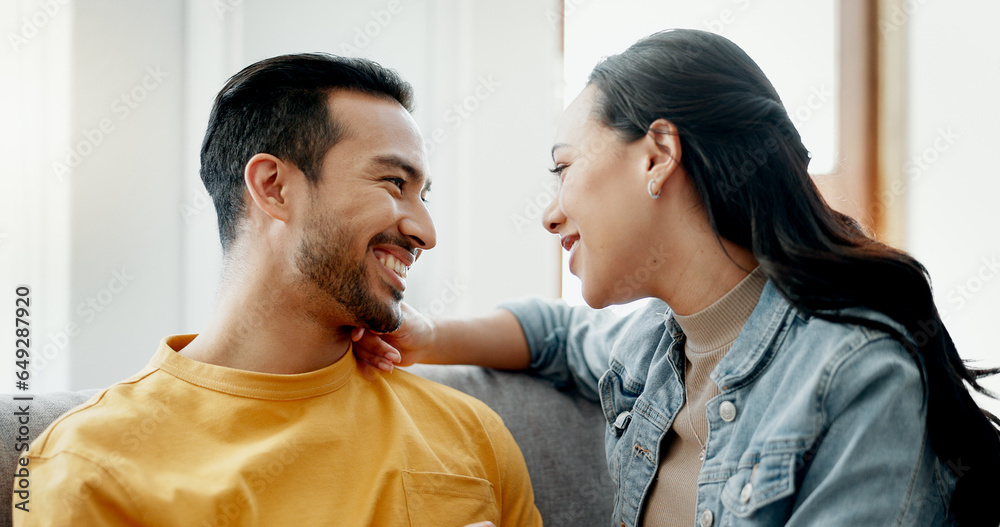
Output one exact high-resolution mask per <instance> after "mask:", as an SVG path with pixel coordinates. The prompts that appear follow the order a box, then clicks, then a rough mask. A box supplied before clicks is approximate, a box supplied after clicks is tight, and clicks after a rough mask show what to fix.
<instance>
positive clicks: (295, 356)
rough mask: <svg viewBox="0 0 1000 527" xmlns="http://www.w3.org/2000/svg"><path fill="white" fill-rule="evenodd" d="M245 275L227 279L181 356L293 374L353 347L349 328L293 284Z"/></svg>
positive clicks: (329, 361)
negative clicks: (321, 310) (205, 320)
mask: <svg viewBox="0 0 1000 527" xmlns="http://www.w3.org/2000/svg"><path fill="white" fill-rule="evenodd" d="M265 275H266V273H265ZM272 276H273V275H272ZM230 278H233V277H230ZM247 278H248V279H241V280H235V279H230V280H228V282H229V284H230V286H229V287H226V286H225V285H224V287H223V288H222V291H221V292H220V294H219V299H218V301H217V304H216V308H215V310H214V312H213V315H212V318H211V320H210V321H209V323H208V325H207V326H206V327H205V328H204V330H203V331H202V332H201V333H200V334H199V335H198V337H196V338H195V339H194V340H193V341H191V343H190V344H188V345H187V346H186V347H184V348H183V349H182V350H180V351H179V353H180V354H181V355H183V356H185V357H187V358H189V359H192V360H196V361H199V362H205V363H209V364H215V365H218V366H226V367H229V368H235V369H240V370H248V371H255V372H260V373H276V374H294V373H306V372H310V371H315V370H318V369H321V368H325V367H326V366H329V365H331V364H333V363H334V362H336V361H337V360H339V359H340V358H342V357H343V356H344V354H345V353H347V351H348V350H349V349H350V343H351V340H350V329H351V328H350V327H349V326H344V325H342V324H338V323H337V321H336V320H333V319H332V318H328V317H325V316H317V314H316V313H314V312H313V310H310V309H309V307H308V306H309V305H310V302H309V299H307V298H303V296H302V294H301V293H300V292H297V291H294V288H293V287H289V286H287V284H286V286H285V287H281V286H280V285H278V284H275V283H273V282H271V281H269V282H265V281H263V280H259V279H252V278H251V277H247Z"/></svg>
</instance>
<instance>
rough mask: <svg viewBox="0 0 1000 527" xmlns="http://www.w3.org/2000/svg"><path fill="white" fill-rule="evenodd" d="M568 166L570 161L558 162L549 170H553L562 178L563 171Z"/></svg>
mask: <svg viewBox="0 0 1000 527" xmlns="http://www.w3.org/2000/svg"><path fill="white" fill-rule="evenodd" d="M567 167H569V164H568V163H558V164H556V166H554V167H552V168H550V169H549V172H552V173H553V174H555V175H556V177H558V178H562V175H563V171H564V170H566V168H567Z"/></svg>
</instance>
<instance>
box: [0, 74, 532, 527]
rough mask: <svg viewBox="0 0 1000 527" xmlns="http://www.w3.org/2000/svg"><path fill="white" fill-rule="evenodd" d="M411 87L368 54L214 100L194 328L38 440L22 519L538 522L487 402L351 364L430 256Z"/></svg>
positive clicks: (247, 81)
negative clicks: (215, 233) (212, 247)
mask: <svg viewBox="0 0 1000 527" xmlns="http://www.w3.org/2000/svg"><path fill="white" fill-rule="evenodd" d="M410 105H411V89H410V86H409V84H407V83H406V82H404V81H402V80H401V79H400V78H399V77H398V76H397V75H396V74H395V72H393V71H391V70H386V69H384V68H382V67H381V66H379V65H378V64H375V63H373V62H370V61H367V60H362V59H347V58H341V57H334V56H329V55H321V54H306V55H290V56H281V57H276V58H272V59H268V60H264V61H261V62H258V63H256V64H254V65H252V66H249V67H247V68H246V69H244V70H243V71H241V72H240V73H238V74H236V75H235V76H234V77H233V78H231V79H230V80H229V82H228V83H227V84H226V85H225V87H224V88H223V89H222V91H221V92H220V93H219V95H218V97H217V98H216V100H215V106H214V107H213V109H212V113H211V116H210V118H209V124H208V131H207V133H206V134H205V140H204V143H203V145H202V151H201V163H202V167H201V176H202V180H203V181H204V183H205V186H206V188H207V189H208V192H209V193H210V194H211V195H212V198H213V200H214V203H215V207H216V211H217V213H218V218H219V234H220V237H221V240H222V247H223V253H224V270H223V275H222V282H221V287H220V291H219V295H218V300H217V305H216V309H215V311H214V313H213V316H212V318H211V320H210V321H209V323H208V325H207V327H206V328H205V329H204V331H203V332H202V333H201V334H199V335H197V336H195V335H179V336H171V337H167V338H165V339H164V340H163V342H162V343H161V344H160V347H159V350H158V351H157V352H156V354H155V355H154V357H153V358H152V360H151V361H150V363H149V365H148V366H147V367H146V368H145V369H144V370H142V371H141V372H139V373H138V374H136V375H135V376H133V377H132V378H130V379H128V380H126V381H123V382H121V383H118V384H116V385H114V386H112V387H110V388H108V389H107V390H105V391H103V392H102V393H100V394H98V395H96V396H95V397H94V398H93V399H91V400H90V401H89V402H87V403H86V404H85V405H83V406H81V407H79V408H77V409H75V410H73V411H71V412H70V413H68V414H67V415H65V416H63V417H61V418H60V419H59V420H57V421H56V422H54V423H53V424H52V426H50V427H49V428H48V429H47V430H46V431H45V432H43V433H42V435H41V436H40V437H39V438H38V439H37V440H36V441H35V443H34V444H33V445H32V446H31V449H30V451H29V452H28V453H27V457H28V458H29V460H30V466H31V467H32V468H31V474H32V480H31V483H32V491H33V494H32V498H33V499H32V507H31V511H30V512H25V511H22V510H19V509H15V515H14V524H15V525H18V526H28V525H73V526H82V525H177V526H184V527H190V526H198V527H201V526H206V527H208V526H221V525H293V526H303V527H304V526H312V525H352V526H353V525H358V526H361V525H384V526H396V525H428V526H429V525H433V526H462V525H466V524H470V523H473V522H487V521H492V522H494V523H495V524H497V525H509V526H515V525H516V526H523V525H539V524H541V520H540V518H539V515H538V511H537V509H535V506H534V499H533V494H532V490H531V484H530V481H529V479H528V474H527V470H526V468H525V466H524V460H523V458H522V457H521V453H520V451H519V450H518V448H517V446H516V444H515V443H514V441H513V439H512V438H511V436H510V434H509V432H508V431H507V430H506V428H505V427H504V426H503V424H502V422H501V421H500V418H499V417H498V416H497V415H496V414H495V413H493V412H492V411H491V410H489V409H488V408H487V407H486V406H485V405H484V404H482V403H481V402H479V401H477V400H475V399H472V398H471V397H468V396H465V395H463V394H460V393H458V392H456V391H454V390H451V389H449V388H446V387H444V386H441V385H438V384H435V383H432V382H430V381H427V380H424V379H421V378H418V377H415V376H413V375H410V374H408V373H406V372H403V371H397V372H393V373H391V374H390V373H388V372H383V371H380V370H377V369H375V368H371V367H366V366H362V365H359V363H357V362H356V359H355V357H354V354H353V353H352V352H351V347H352V346H351V343H352V339H353V340H357V339H358V338H360V337H361V334H362V333H363V332H364V331H365V330H372V331H378V332H386V331H392V330H394V329H395V328H396V327H397V326H398V325H399V324H400V320H401V312H400V300H401V298H402V296H403V291H404V290H405V288H406V280H405V279H406V276H407V271H408V269H409V267H410V265H412V264H413V262H414V260H415V259H416V257H417V254H418V252H419V251H421V250H426V249H430V248H432V247H433V246H434V244H435V232H434V226H433V224H432V222H431V219H430V216H429V215H428V212H427V209H426V207H425V204H424V198H425V195H426V193H427V190H428V187H429V183H430V182H429V181H428V180H427V176H426V172H427V169H426V166H427V162H426V155H425V152H424V149H423V142H422V139H421V135H420V133H419V131H418V130H417V126H416V124H415V122H414V121H413V119H412V118H411V117H410V114H409V110H410Z"/></svg>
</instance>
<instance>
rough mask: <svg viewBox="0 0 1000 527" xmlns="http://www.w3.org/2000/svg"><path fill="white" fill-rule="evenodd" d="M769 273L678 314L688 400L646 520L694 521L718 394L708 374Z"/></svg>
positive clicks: (666, 443)
mask: <svg viewBox="0 0 1000 527" xmlns="http://www.w3.org/2000/svg"><path fill="white" fill-rule="evenodd" d="M766 282H767V277H766V276H764V273H763V271H761V269H760V267H759V266H758V267H757V268H756V269H754V270H753V271H752V272H751V273H750V274H749V275H747V276H746V278H744V279H743V280H742V281H740V283H739V284H736V287H734V288H732V289H731V290H730V291H729V292H728V293H726V294H725V295H723V296H722V298H720V299H718V300H716V301H715V303H713V304H712V305H710V306H708V307H707V308H705V309H703V310H701V311H699V312H697V313H695V314H693V315H685V316H682V315H674V320H676V321H677V324H678V325H679V326H680V327H681V330H682V331H683V332H684V337H685V344H684V356H685V359H686V360H685V368H684V370H685V373H684V378H683V379H682V382H683V383H684V385H685V390H686V394H687V400H686V402H685V404H684V406H683V407H681V409H680V411H679V412H677V417H675V418H674V422H673V426H672V427H671V429H670V430H668V431H667V435H666V437H665V438H664V440H663V444H662V448H661V449H660V455H661V457H660V466H659V469H658V472H657V474H656V481H655V482H653V488H652V491H651V492H650V494H649V499H648V500H647V502H646V508H645V510H644V512H643V514H642V516H643V521H642V524H643V525H644V526H645V527H651V526H657V527H661V526H667V527H673V526H684V527H687V526H690V525H694V523H695V512H696V511H695V505H696V501H697V495H698V473H699V472H700V471H701V462H702V458H701V456H702V449H703V448H704V445H705V443H706V441H707V440H708V419H707V417H706V416H705V405H706V404H707V403H708V401H709V400H710V399H712V398H713V397H715V396H717V395H719V387H718V385H716V384H715V382H713V381H712V379H711V378H710V377H709V374H710V373H712V370H713V369H715V366H716V364H718V363H719V360H721V359H722V357H723V356H724V355H725V354H726V352H728V351H729V348H731V347H732V345H733V341H735V340H736V337H737V336H739V334H740V331H741V330H742V329H743V326H744V325H745V324H746V322H747V319H749V318H750V313H752V312H753V310H754V308H755V307H757V302H758V301H759V300H760V293H761V291H762V290H763V289H764V284H765V283H766Z"/></svg>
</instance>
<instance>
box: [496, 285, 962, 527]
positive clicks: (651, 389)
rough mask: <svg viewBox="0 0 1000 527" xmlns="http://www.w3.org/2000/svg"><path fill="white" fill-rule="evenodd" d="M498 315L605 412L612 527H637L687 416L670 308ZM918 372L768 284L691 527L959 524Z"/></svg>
mask: <svg viewBox="0 0 1000 527" xmlns="http://www.w3.org/2000/svg"><path fill="white" fill-rule="evenodd" d="M500 307H502V308H504V309H507V310H509V311H511V312H512V313H513V314H514V315H515V316H516V317H517V319H518V320H519V321H520V323H521V327H522V328H523V330H524V334H525V336H526V337H527V340H528V343H529V346H530V348H531V356H532V363H531V369H532V371H533V372H534V373H535V374H537V375H539V376H541V377H543V378H546V379H548V380H550V381H552V382H554V383H555V384H556V386H557V387H559V388H563V389H570V388H572V389H575V390H577V391H578V392H579V393H580V394H582V395H583V396H585V397H588V398H590V399H593V400H597V399H599V400H600V402H601V405H602V407H603V409H604V416H605V418H606V420H607V428H606V433H605V446H606V450H607V459H608V470H609V471H610V473H611V479H612V481H613V483H614V486H615V487H616V492H615V497H614V503H615V506H614V517H613V518H612V519H611V525H614V526H623V527H624V526H627V527H633V526H637V525H641V515H642V511H643V508H644V506H645V501H646V498H647V496H648V494H649V492H650V489H651V488H652V486H653V482H654V480H655V477H656V474H657V465H658V463H659V460H660V457H661V456H660V454H661V449H663V448H665V447H666V446H667V445H666V444H664V443H663V441H662V440H663V438H664V437H665V435H666V432H667V431H668V430H669V429H670V426H671V424H672V423H673V420H674V417H675V416H676V415H677V412H678V410H680V408H681V406H682V405H683V404H684V386H683V380H682V375H681V373H680V372H681V371H683V369H682V368H683V361H684V354H683V351H682V347H681V346H680V344H681V343H682V342H683V339H684V334H683V332H682V331H681V330H680V327H679V326H678V325H677V323H676V322H675V321H674V318H673V315H672V313H671V311H670V309H669V307H667V305H666V304H665V303H664V302H662V301H660V300H655V299H654V300H651V301H650V302H649V304H648V305H647V306H646V307H644V308H643V309H641V310H639V311H637V312H634V313H632V314H630V315H629V316H626V317H622V318H618V317H616V316H615V315H613V314H612V313H610V312H608V311H606V310H601V311H598V310H594V309H591V308H588V307H586V306H580V307H572V308H571V307H569V306H567V305H566V304H565V303H562V302H556V301H546V300H541V299H525V300H519V301H514V302H508V303H505V304H502V305H501V306H500ZM850 314H852V315H860V316H864V317H866V318H869V319H874V320H878V321H881V322H883V323H886V324H889V325H891V327H893V328H894V329H897V330H901V329H902V328H901V326H899V325H898V324H895V323H894V322H893V321H891V320H890V319H888V318H887V317H885V316H883V315H880V314H878V313H875V312H872V311H866V310H860V309H853V310H851V311H850ZM901 333H902V334H903V335H908V333H906V332H905V331H901ZM921 368H922V366H921V365H919V364H918V363H917V362H916V361H914V359H913V358H911V357H910V355H909V354H908V353H907V351H906V349H905V348H904V347H903V346H902V344H900V343H899V342H898V341H897V340H894V339H893V338H892V337H890V336H889V334H888V333H885V332H882V331H876V330H872V329H869V328H866V327H863V326H858V325H851V324H843V323H834V322H830V321H827V320H824V319H821V318H816V317H810V316H807V315H805V314H804V313H802V312H800V311H799V310H797V309H795V308H794V307H793V306H792V305H791V304H789V303H788V301H786V300H785V299H784V298H783V297H782V296H781V295H780V294H779V293H778V291H777V289H775V287H774V285H773V283H771V282H770V281H769V282H768V283H767V284H766V285H765V287H764V290H763V292H762V294H761V298H760V301H759V302H758V304H757V307H756V308H755V309H754V311H753V313H752V314H751V315H750V318H749V320H748V321H747V323H746V325H745V326H744V327H743V330H742V331H741V333H740V335H739V337H737V339H736V341H735V342H734V343H733V346H732V348H731V349H730V351H729V352H728V353H727V354H726V355H725V356H724V357H723V358H722V360H720V361H719V364H718V365H717V366H716V368H715V369H714V370H713V371H712V373H711V379H712V380H713V381H714V382H715V383H716V384H717V385H718V386H719V390H720V392H721V393H720V394H719V395H718V396H717V397H715V398H713V399H711V400H710V401H709V402H708V404H707V407H706V414H707V419H708V427H709V433H708V441H707V446H706V451H705V460H704V462H703V464H702V468H701V472H700V473H699V474H698V493H697V496H698V497H697V507H696V513H695V514H696V518H695V525H697V526H701V527H712V526H729V525H754V526H758V525H760V526H762V525H790V526H802V525H822V526H833V525H852V526H853V525H862V526H868V525H871V526H880V527H881V526H895V525H899V526H913V525H950V524H952V520H951V518H950V516H949V512H948V504H949V502H950V499H951V493H952V491H953V490H954V487H955V482H956V477H955V475H954V474H953V473H952V472H951V470H950V469H949V468H948V467H947V466H945V465H944V464H942V463H941V462H940V461H939V460H938V458H937V456H936V455H935V454H934V452H933V451H932V450H931V447H930V443H929V440H928V435H927V431H926V426H925V415H926V412H927V405H926V396H925V391H924V389H923V384H922V381H921V376H922V375H921Z"/></svg>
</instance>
